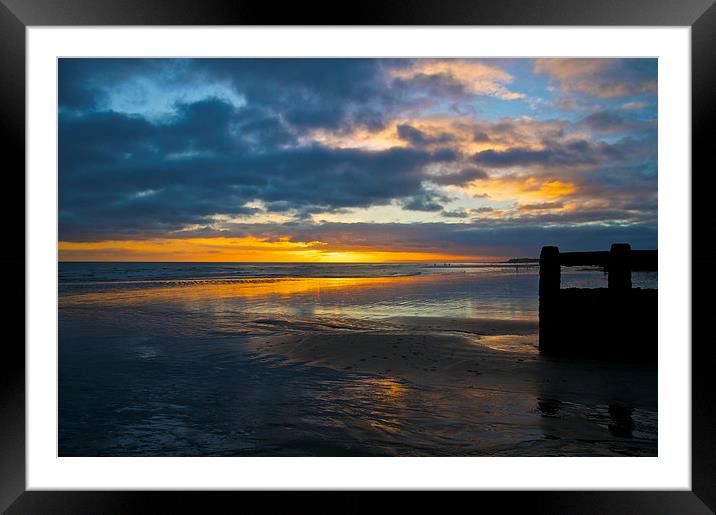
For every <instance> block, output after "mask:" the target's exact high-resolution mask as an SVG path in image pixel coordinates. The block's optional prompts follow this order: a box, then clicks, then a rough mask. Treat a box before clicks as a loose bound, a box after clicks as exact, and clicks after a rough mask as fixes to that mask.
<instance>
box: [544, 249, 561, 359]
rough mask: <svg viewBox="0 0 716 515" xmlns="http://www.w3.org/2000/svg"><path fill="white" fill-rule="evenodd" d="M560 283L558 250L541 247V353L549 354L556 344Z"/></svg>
mask: <svg viewBox="0 0 716 515" xmlns="http://www.w3.org/2000/svg"><path fill="white" fill-rule="evenodd" d="M560 282H561V273H560V263H559V248H558V247H542V252H540V255H539V348H540V351H542V352H549V351H550V350H551V349H554V348H555V346H556V345H557V344H558V342H557V326H558V324H559V288H560Z"/></svg>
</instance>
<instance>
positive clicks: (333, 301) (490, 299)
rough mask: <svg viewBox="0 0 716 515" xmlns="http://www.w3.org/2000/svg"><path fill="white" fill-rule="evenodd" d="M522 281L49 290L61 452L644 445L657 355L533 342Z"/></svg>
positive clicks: (611, 451)
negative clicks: (555, 355) (611, 357)
mask: <svg viewBox="0 0 716 515" xmlns="http://www.w3.org/2000/svg"><path fill="white" fill-rule="evenodd" d="M505 284H507V285H509V286H505ZM486 285H489V287H487V286H486ZM500 285H502V286H500ZM535 286H536V282H535V281H534V277H531V276H527V275H524V276H517V275H505V274H502V275H500V274H493V275H489V274H484V275H482V276H478V275H470V274H462V273H460V274H450V275H440V276H429V275H425V276H423V275H416V276H400V277H357V278H353V277H335V278H334V277H288V278H252V279H245V278H244V279H221V278H218V279H217V278H214V279H208V280H182V281H179V280H172V281H142V282H140V283H137V282H134V283H117V284H114V283H113V284H111V285H105V284H99V285H94V286H92V287H91V288H84V287H77V288H75V289H72V288H70V289H69V290H67V291H61V295H60V299H59V304H60V367H61V373H60V379H61V381H62V385H61V389H60V391H61V395H60V417H61V431H60V454H61V455H84V456H91V455H167V454H170V455H281V456H288V455H296V456H315V455H326V456H357V455H400V456H412V455H416V456H418V455H419V456H425V455H445V456H451V455H452V456H454V455H493V456H497V455H512V456H514V455H519V456H545V455H654V454H655V453H656V373H655V369H643V368H638V367H631V368H629V367H621V366H617V365H614V364H608V363H600V362H587V361H579V362H572V361H569V362H567V361H560V360H549V359H544V358H542V357H541V356H539V355H538V354H537V334H536V333H537V323H536V301H535V298H534V292H533V289H534V287H535ZM501 288H502V290H501ZM505 289H507V290H509V291H510V294H509V295H501V294H499V292H500V291H504V290H505ZM516 291H519V294H517V293H515V292H516ZM496 292H497V293H496Z"/></svg>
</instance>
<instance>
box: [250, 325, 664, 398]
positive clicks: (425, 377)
mask: <svg viewBox="0 0 716 515" xmlns="http://www.w3.org/2000/svg"><path fill="white" fill-rule="evenodd" d="M384 324H385V325H384V327H383V328H382V329H377V328H375V327H373V328H372V329H358V330H345V329H344V330H341V331H335V330H334V331H331V330H325V329H324V330H317V331H313V332H310V331H305V329H304V331H302V333H301V334H288V335H285V334H284V335H278V336H274V337H270V338H265V337H257V338H253V339H252V340H251V342H250V343H249V344H248V347H249V349H250V350H252V351H253V352H256V353H258V354H261V355H280V356H283V357H285V358H286V362H287V363H300V364H305V365H310V366H318V367H328V368H332V369H335V370H343V371H350V372H358V373H368V374H376V375H379V376H383V377H388V378H393V379H396V380H404V381H409V382H411V383H413V384H415V385H418V386H427V387H440V386H453V387H454V386H457V387H461V388H465V389H471V390H481V389H485V390H498V391H504V392H511V393H513V394H514V395H525V396H528V395H529V396H531V395H534V394H535V393H536V392H544V395H545V396H550V395H551V396H556V397H559V398H561V399H569V400H576V401H580V402H583V401H589V402H591V403H595V404H607V405H619V406H631V407H637V406H638V407H640V408H646V409H650V410H656V402H657V395H656V393H657V392H656V383H655V380H656V370H655V367H652V366H643V365H638V364H623V363H611V362H604V361H596V360H582V359H560V358H548V357H544V356H541V355H539V353H538V341H537V321H536V320H499V319H456V318H439V317H393V318H388V319H386V320H385V322H384Z"/></svg>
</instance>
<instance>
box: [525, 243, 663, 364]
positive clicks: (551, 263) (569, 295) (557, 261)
mask: <svg viewBox="0 0 716 515" xmlns="http://www.w3.org/2000/svg"><path fill="white" fill-rule="evenodd" d="M657 262H658V253H657V251H656V250H637V251H634V250H631V246H630V245H629V244H627V243H615V244H613V245H612V246H611V249H610V250H609V251H606V252H560V251H559V248H557V247H542V252H541V253H540V260H539V266H540V271H539V348H540V352H542V353H544V354H551V355H558V356H582V357H594V358H605V359H614V360H629V361H632V360H638V361H655V360H656V355H657V341H658V327H657V322H658V312H657V308H658V302H657V290H656V289H642V288H632V281H631V273H632V271H633V270H657ZM589 265H596V266H601V267H603V268H604V269H605V271H606V272H607V288H564V289H562V288H561V284H560V283H561V269H562V267H563V266H589Z"/></svg>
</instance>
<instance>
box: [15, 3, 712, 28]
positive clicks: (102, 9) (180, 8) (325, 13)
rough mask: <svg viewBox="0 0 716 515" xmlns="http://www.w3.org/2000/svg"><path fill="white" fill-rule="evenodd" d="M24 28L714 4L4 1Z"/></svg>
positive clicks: (476, 20)
mask: <svg viewBox="0 0 716 515" xmlns="http://www.w3.org/2000/svg"><path fill="white" fill-rule="evenodd" d="M2 1H3V2H4V3H5V4H6V5H7V6H9V8H10V9H11V10H12V11H13V12H14V13H15V15H16V16H17V17H18V18H19V19H20V20H21V21H22V22H23V23H24V24H25V25H507V26H509V25H640V26H646V25H681V26H689V25H692V24H693V23H694V22H695V20H697V19H698V18H699V16H701V14H702V13H703V12H704V11H705V10H706V9H708V7H709V6H710V5H711V4H712V3H713V0H656V1H655V0H601V1H599V2H597V1H594V0H502V1H501V2H495V1H494V0H382V1H381V0H363V1H362V2H356V3H352V4H350V6H349V7H348V6H346V5H344V4H341V3H340V2H334V3H324V2H320V3H314V4H311V3H306V2H299V3H295V2H294V3H290V2H289V3H285V4H283V5H282V6H281V8H280V9H277V8H276V7H275V5H274V4H273V3H270V2H260V1H257V0H237V1H233V2H232V1H227V0H203V1H202V2H196V1H194V0H152V1H146V0H114V1H108V0H62V1H58V0H2Z"/></svg>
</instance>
